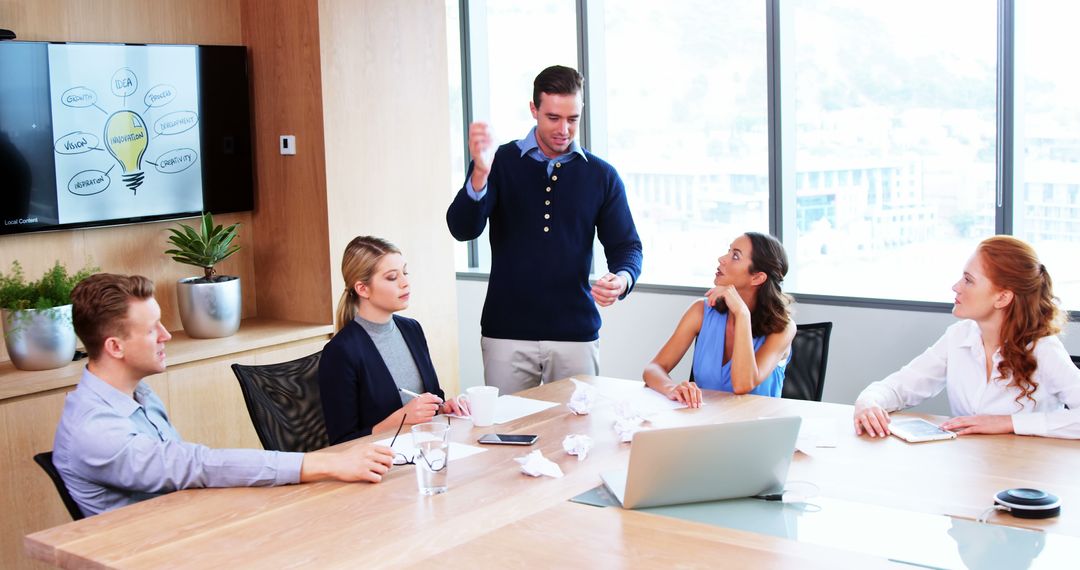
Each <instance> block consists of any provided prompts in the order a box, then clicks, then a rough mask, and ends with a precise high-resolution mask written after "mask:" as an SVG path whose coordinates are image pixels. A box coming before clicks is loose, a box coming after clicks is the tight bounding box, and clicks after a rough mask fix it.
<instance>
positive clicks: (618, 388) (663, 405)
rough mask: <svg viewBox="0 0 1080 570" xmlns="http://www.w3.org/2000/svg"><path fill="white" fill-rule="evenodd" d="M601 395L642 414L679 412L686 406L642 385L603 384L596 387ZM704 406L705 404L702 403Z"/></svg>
mask: <svg viewBox="0 0 1080 570" xmlns="http://www.w3.org/2000/svg"><path fill="white" fill-rule="evenodd" d="M596 389H597V390H598V391H599V392H600V395H602V396H604V397H606V398H609V399H611V400H613V401H616V402H621V401H629V402H630V403H631V405H633V407H634V409H635V410H637V411H638V412H640V413H642V414H646V415H648V414H653V413H656V412H663V411H666V410H678V409H682V408H685V407H686V404H683V403H680V402H676V401H675V400H671V399H669V398H668V397H667V396H664V395H663V394H661V393H660V392H657V391H656V390H652V389H650V388H646V387H645V386H644V385H642V384H635V383H631V382H627V383H626V385H613V384H602V385H598V386H596ZM702 405H704V402H702Z"/></svg>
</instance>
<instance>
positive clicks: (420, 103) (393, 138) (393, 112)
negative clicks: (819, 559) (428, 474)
mask: <svg viewBox="0 0 1080 570" xmlns="http://www.w3.org/2000/svg"><path fill="white" fill-rule="evenodd" d="M319 22H320V27H319V33H320V38H321V44H322V56H323V57H322V97H323V112H324V115H325V117H326V125H325V131H326V182H327V205H328V210H327V214H328V219H329V228H330V264H331V267H333V273H332V277H331V281H330V290H331V294H332V297H333V299H334V302H335V303H336V302H337V298H338V296H339V295H340V294H341V291H342V290H343V288H344V287H345V284H344V282H343V281H342V277H341V273H340V265H341V254H342V252H343V251H344V249H345V245H346V244H347V243H348V242H349V240H351V239H352V238H353V237H355V236H357V235H363V234H373V235H378V236H380V237H384V238H387V239H389V240H390V241H392V242H394V243H395V244H397V245H398V246H399V247H401V248H402V250H403V251H404V253H405V256H406V258H407V259H408V260H409V272H410V278H411V281H412V290H413V296H412V300H411V306H410V308H409V310H408V311H406V313H405V314H407V315H409V316H411V317H413V318H416V319H417V320H419V321H420V322H421V324H422V325H423V326H424V330H425V333H426V336H427V339H428V343H429V344H430V347H431V353H432V360H433V361H434V363H435V368H436V369H437V371H438V373H439V379H440V382H441V383H442V385H443V387H444V389H446V390H448V391H449V392H451V393H456V392H457V388H458V342H457V302H456V301H455V299H456V288H457V284H456V281H455V268H454V250H453V247H454V240H453V238H452V237H451V236H450V233H449V231H448V230H447V229H446V221H445V214H446V208H447V206H449V203H450V196H451V194H450V191H449V188H450V185H451V181H450V176H451V166H450V131H449V129H448V128H447V125H448V124H449V122H450V117H449V109H448V103H447V102H448V101H449V81H448V76H447V73H448V71H447V54H446V22H445V6H444V4H443V2H441V1H440V0H423V1H415V2H381V1H378V0H365V1H350V0H322V1H321V2H319Z"/></svg>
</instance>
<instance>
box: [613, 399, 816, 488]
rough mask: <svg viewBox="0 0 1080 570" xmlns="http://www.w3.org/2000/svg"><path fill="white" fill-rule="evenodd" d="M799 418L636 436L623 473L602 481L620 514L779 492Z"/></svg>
mask: <svg viewBox="0 0 1080 570" xmlns="http://www.w3.org/2000/svg"><path fill="white" fill-rule="evenodd" d="M801 423H802V418H799V417H790V418H768V419H763V420H752V421H745V422H730V423H723V424H713V425H704V426H693V427H684V428H672V429H658V430H648V431H639V432H638V433H636V434H634V440H633V443H632V444H631V446H630V465H629V467H628V468H627V469H618V470H614V471H607V472H605V473H602V474H601V475H600V477H601V479H603V480H604V485H605V486H606V487H607V488H608V490H609V491H611V493H612V494H613V495H615V497H616V498H617V499H618V500H619V503H621V504H622V506H623V508H627V509H638V508H643V507H659V506H663V505H678V504H682V503H698V502H702V501H718V500H721V499H736V498H743V497H753V496H757V495H764V494H771V493H778V492H781V491H782V490H783V488H784V482H785V481H786V480H787V472H788V467H789V466H790V465H791V456H792V455H793V454H794V453H795V440H796V439H797V438H798V436H799V425H800V424H801Z"/></svg>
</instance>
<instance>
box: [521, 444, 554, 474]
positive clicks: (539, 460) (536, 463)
mask: <svg viewBox="0 0 1080 570" xmlns="http://www.w3.org/2000/svg"><path fill="white" fill-rule="evenodd" d="M514 461H517V462H518V463H520V464H521V472H522V473H524V474H526V475H529V476H532V477H539V476H541V475H547V476H548V477H555V478H556V479H558V478H559V477H562V476H563V472H562V469H561V468H560V467H559V466H558V464H556V463H555V462H554V461H551V460H550V459H548V458H547V457H544V454H542V453H540V450H539V449H537V450H536V451H533V452H532V453H530V454H528V455H524V456H522V457H515V458H514Z"/></svg>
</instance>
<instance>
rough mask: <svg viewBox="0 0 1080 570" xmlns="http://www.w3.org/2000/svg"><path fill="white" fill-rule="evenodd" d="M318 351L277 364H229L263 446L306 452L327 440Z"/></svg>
mask: <svg viewBox="0 0 1080 570" xmlns="http://www.w3.org/2000/svg"><path fill="white" fill-rule="evenodd" d="M321 355H322V352H321V351H320V352H316V353H315V354H312V355H309V356H305V357H303V358H298V359H296V360H293V361H291V362H283V363H280V364H266V365H262V366H243V365H240V364H233V365H232V370H233V373H234V374H236V379H237V380H239V381H240V390H241V391H243V393H244V401H245V402H246V403H247V409H248V414H250V415H251V423H252V424H253V425H254V426H255V433H257V434H258V435H259V441H260V442H262V445H263V447H264V448H265V449H268V450H272V451H301V452H307V451H315V450H316V449H322V448H324V447H326V446H327V445H329V444H330V440H329V438H328V437H327V435H326V422H325V420H323V412H322V402H321V401H320V399H319V357H320V356H321Z"/></svg>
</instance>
